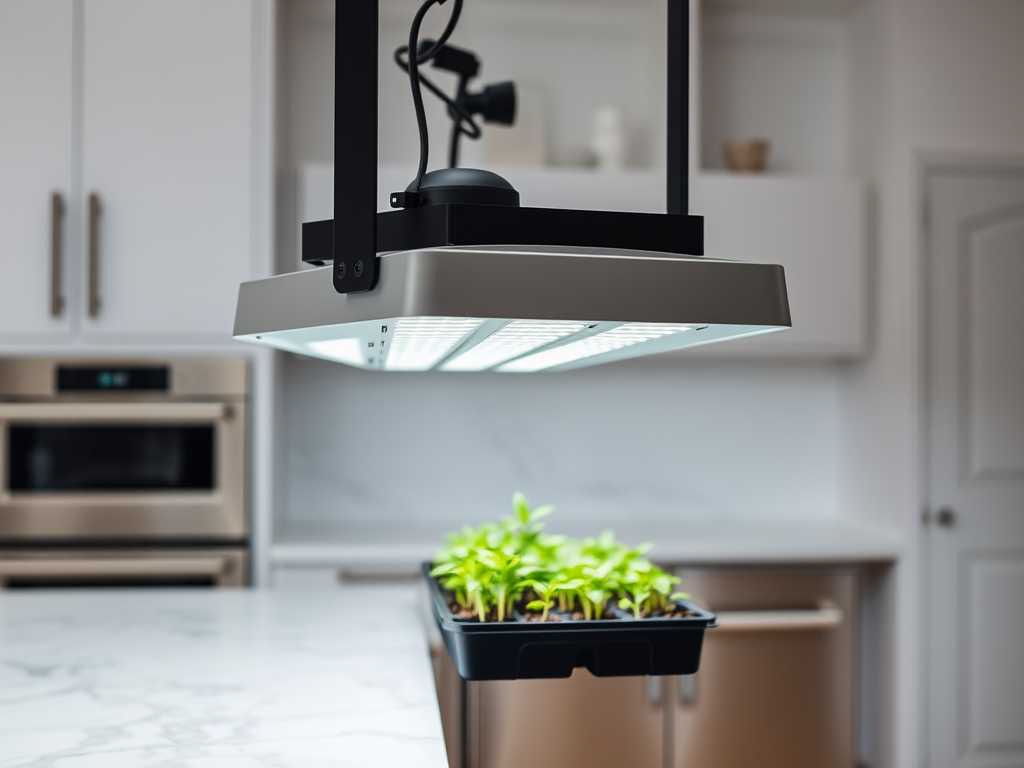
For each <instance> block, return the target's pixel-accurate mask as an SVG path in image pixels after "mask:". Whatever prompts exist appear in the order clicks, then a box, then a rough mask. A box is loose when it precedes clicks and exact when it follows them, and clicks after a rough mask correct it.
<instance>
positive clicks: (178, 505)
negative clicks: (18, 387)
mask: <svg viewBox="0 0 1024 768" xmlns="http://www.w3.org/2000/svg"><path fill="white" fill-rule="evenodd" d="M245 415H246V414H245V406H244V404H243V403H230V404H229V403H181V402H170V403H169V402H162V403H145V402H121V403H111V402H105V403H95V402H76V403H67V402H62V403H5V404H0V541H40V540H65V541H89V540H91V541H116V540H149V539H157V540H165V541H166V540H178V541H187V540H196V539H205V540H210V539H218V540H232V541H238V540H241V539H244V538H245V536H246V531H247V527H246V516H245V488H246V482H245V455H246V435H245V424H246V419H245Z"/></svg>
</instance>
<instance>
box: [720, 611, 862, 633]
mask: <svg viewBox="0 0 1024 768" xmlns="http://www.w3.org/2000/svg"><path fill="white" fill-rule="evenodd" d="M715 618H716V619H717V620H718V628H717V629H716V630H715V634H719V633H722V632H730V633H731V632H773V631H774V632H792V631H795V630H808V629H833V628H835V627H838V626H839V625H841V624H842V623H843V611H842V609H840V608H835V607H832V606H822V607H821V608H817V609H814V610H798V611H717V612H716V613H715Z"/></svg>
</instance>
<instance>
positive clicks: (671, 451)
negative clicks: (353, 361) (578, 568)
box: [285, 358, 840, 526]
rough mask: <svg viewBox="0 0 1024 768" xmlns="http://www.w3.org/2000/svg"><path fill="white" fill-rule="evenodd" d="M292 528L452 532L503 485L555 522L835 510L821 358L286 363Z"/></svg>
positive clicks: (498, 496) (492, 502)
mask: <svg viewBox="0 0 1024 768" xmlns="http://www.w3.org/2000/svg"><path fill="white" fill-rule="evenodd" d="M285 386H286V389H287V392H288V402H289V405H288V408H289V410H288V419H287V421H288V437H287V446H288V448H287V453H288V456H289V467H288V470H289V471H288V478H289V487H288V491H287V498H288V511H287V515H288V517H289V519H291V520H319V521H331V520H334V521H337V520H338V519H349V520H360V519H363V520H371V521H375V522H385V521H392V520H393V521H396V522H409V523H422V522H427V521H444V522H445V523H446V524H447V525H451V526H457V525H461V524H462V523H463V522H467V521H474V520H483V519H488V518H494V517H496V516H497V515H502V514H505V513H506V508H507V504H508V500H509V498H510V496H511V494H512V492H513V491H514V490H517V489H520V490H522V491H524V492H525V493H526V494H527V495H528V496H529V497H530V498H531V499H532V500H533V501H534V502H536V503H548V502H550V503H554V504H556V505H557V506H558V509H559V511H558V518H557V519H558V520H560V521H561V522H563V523H572V522H586V521H602V522H603V521H610V522H614V521H615V520H616V519H618V520H622V519H623V518H624V517H635V518H640V519H644V520H686V519H766V518H781V519H821V518H828V517H833V516H835V515H837V514H838V506H839V503H838V473H839V463H838V450H839V446H838V441H839V434H838V419H839V407H840V404H839V398H838V394H839V375H838V372H837V369H836V367H835V366H834V365H831V364H827V363H721V362H713V363H712V362H708V361H700V362H699V363H678V362H676V363H661V362H658V361H651V362H646V363H640V364H638V363H626V364H619V365H612V366H603V367H598V368H593V369H586V370H582V371H578V372H574V373H566V374H554V375H537V376H515V375H508V374H504V375H503V374H483V375H458V374H400V375H396V374H379V373H366V372H361V371H357V370H354V369H351V368H348V367H346V366H342V365H335V364H331V363H326V362H322V361H317V360H311V359H302V358H292V359H291V360H290V363H289V373H288V378H287V382H286V385H285Z"/></svg>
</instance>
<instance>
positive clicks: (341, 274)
mask: <svg viewBox="0 0 1024 768" xmlns="http://www.w3.org/2000/svg"><path fill="white" fill-rule="evenodd" d="M347 274H348V267H347V266H345V262H344V261H339V262H338V279H339V280H344V279H345V275H347Z"/></svg>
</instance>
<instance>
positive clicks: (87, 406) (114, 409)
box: [0, 402, 228, 425]
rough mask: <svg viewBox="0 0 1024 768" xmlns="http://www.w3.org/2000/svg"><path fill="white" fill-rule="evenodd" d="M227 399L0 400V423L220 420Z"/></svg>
mask: <svg viewBox="0 0 1024 768" xmlns="http://www.w3.org/2000/svg"><path fill="white" fill-rule="evenodd" d="M227 408H228V406H227V405H226V404H224V403H95V402H92V403H0V425H2V423H3V422H11V421H21V422H25V421H32V422H37V423H38V422H47V421H49V422H58V423H59V422H74V423H78V422H90V421H91V422H95V421H113V422H117V423H122V422H125V421H141V422H146V421H155V422H181V421H190V422H196V421H218V420H220V419H223V418H225V411H226V409H227Z"/></svg>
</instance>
